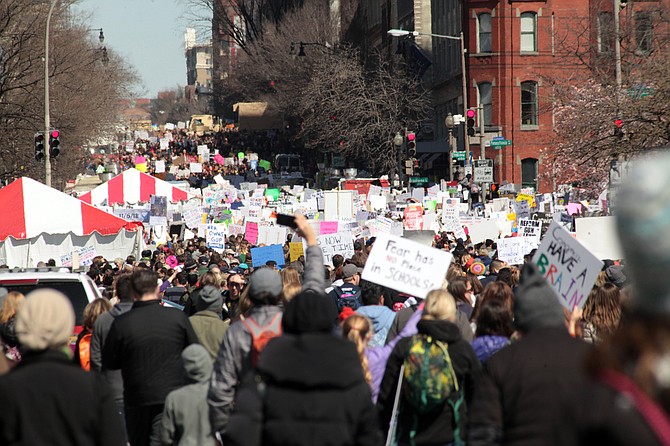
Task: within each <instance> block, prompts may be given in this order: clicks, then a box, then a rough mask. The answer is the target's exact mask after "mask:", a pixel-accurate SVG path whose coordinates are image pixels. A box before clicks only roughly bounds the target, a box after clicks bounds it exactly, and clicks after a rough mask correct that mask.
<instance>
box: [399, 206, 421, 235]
mask: <svg viewBox="0 0 670 446" xmlns="http://www.w3.org/2000/svg"><path fill="white" fill-rule="evenodd" d="M403 224H404V226H403V227H404V228H405V229H408V230H411V231H420V230H422V229H423V208H422V207H421V206H410V207H407V208H405V210H404V212H403Z"/></svg>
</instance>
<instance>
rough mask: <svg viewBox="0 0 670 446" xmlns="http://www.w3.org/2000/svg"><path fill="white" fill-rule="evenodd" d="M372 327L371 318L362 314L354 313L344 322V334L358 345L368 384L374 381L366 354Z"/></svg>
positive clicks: (357, 348)
mask: <svg viewBox="0 0 670 446" xmlns="http://www.w3.org/2000/svg"><path fill="white" fill-rule="evenodd" d="M372 327H373V325H372V322H370V319H368V318H367V317H365V316H362V315H360V314H352V315H351V316H349V317H348V318H346V319H345V320H344V323H343V324H342V334H343V335H344V337H345V338H347V339H349V340H350V341H351V342H353V343H354V344H355V345H356V350H357V351H358V357H359V358H360V360H361V366H362V367H363V376H365V382H367V383H368V384H370V383H371V382H372V374H371V373H370V367H369V366H368V358H367V356H365V346H366V345H367V343H368V340H369V339H370V336H371V334H372V332H371V331H372Z"/></svg>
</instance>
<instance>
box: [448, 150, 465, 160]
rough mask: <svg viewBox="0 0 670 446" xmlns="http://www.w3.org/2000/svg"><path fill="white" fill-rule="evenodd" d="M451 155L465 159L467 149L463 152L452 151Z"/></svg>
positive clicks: (454, 157) (457, 158) (458, 158)
mask: <svg viewBox="0 0 670 446" xmlns="http://www.w3.org/2000/svg"><path fill="white" fill-rule="evenodd" d="M451 157H452V158H453V159H455V160H458V161H465V150H464V151H462V152H452V153H451Z"/></svg>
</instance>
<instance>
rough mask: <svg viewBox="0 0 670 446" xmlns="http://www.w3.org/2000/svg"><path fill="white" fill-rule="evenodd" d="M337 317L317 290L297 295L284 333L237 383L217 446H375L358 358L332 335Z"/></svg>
mask: <svg viewBox="0 0 670 446" xmlns="http://www.w3.org/2000/svg"><path fill="white" fill-rule="evenodd" d="M337 319H338V317H337V309H336V308H335V304H334V303H333V301H332V300H331V299H329V298H328V297H326V295H325V294H324V293H323V292H320V293H317V292H314V291H312V290H308V291H305V292H301V293H300V294H298V295H297V296H296V297H295V298H294V299H293V300H291V301H290V302H289V303H288V304H286V312H285V314H284V318H283V321H282V324H283V330H284V333H283V334H282V336H279V337H277V338H275V339H273V340H271V341H270V342H269V343H268V345H267V347H266V348H265V350H263V354H262V355H261V357H260V360H259V363H258V367H257V368H256V370H254V371H252V372H251V373H249V374H248V375H246V376H245V378H244V379H243V382H242V384H241V386H240V390H239V392H238V394H237V396H236V399H235V410H234V412H233V414H232V417H231V418H230V423H229V425H228V429H227V430H226V433H225V435H224V437H223V444H225V445H226V446H261V445H264V446H287V445H292V446H313V445H330V446H349V445H356V446H378V445H380V444H381V435H380V432H379V429H378V426H377V423H376V418H377V416H376V412H375V407H374V405H373V404H372V400H371V397H370V388H369V387H368V384H367V382H366V380H365V377H364V373H363V370H362V368H361V364H360V360H359V353H358V352H357V350H356V347H355V345H354V344H353V343H352V342H350V341H348V340H346V339H343V338H341V337H339V336H336V335H335V327H336V323H337Z"/></svg>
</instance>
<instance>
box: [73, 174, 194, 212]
mask: <svg viewBox="0 0 670 446" xmlns="http://www.w3.org/2000/svg"><path fill="white" fill-rule="evenodd" d="M152 195H158V196H160V197H167V198H168V200H169V201H171V202H172V203H176V202H178V201H185V200H188V199H189V198H193V197H197V195H195V194H192V193H190V192H186V191H185V190H182V189H179V188H178V187H175V186H173V185H171V184H170V183H168V182H167V181H163V180H161V179H158V178H156V177H153V176H151V175H148V174H146V173H143V172H140V171H139V170H137V169H128V170H124V171H123V173H122V174H121V175H117V176H115V177H114V178H112V179H111V180H109V181H107V182H106V183H102V184H101V185H100V186H98V187H96V188H95V189H93V190H91V191H89V192H86V193H85V194H83V195H80V196H79V199H80V200H82V201H83V202H85V203H88V204H92V205H94V206H99V205H104V204H106V205H107V206H112V205H115V204H136V203H148V202H149V201H150V200H151V196H152Z"/></svg>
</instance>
